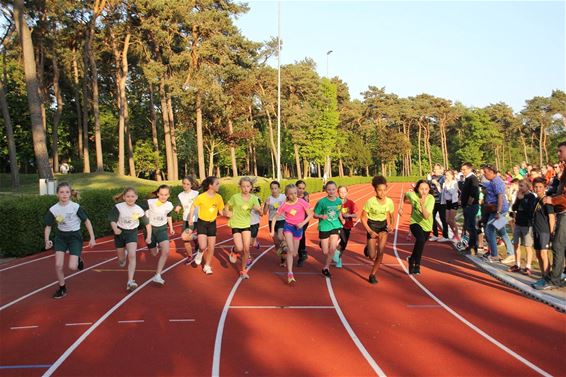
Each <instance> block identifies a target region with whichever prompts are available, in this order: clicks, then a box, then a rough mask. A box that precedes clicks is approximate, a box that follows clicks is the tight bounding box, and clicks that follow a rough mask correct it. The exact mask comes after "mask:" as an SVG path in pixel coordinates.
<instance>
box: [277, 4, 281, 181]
mask: <svg viewBox="0 0 566 377" xmlns="http://www.w3.org/2000/svg"><path fill="white" fill-rule="evenodd" d="M277 180H278V181H281V1H278V2H277Z"/></svg>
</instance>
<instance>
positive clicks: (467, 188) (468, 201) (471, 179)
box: [460, 162, 480, 254]
mask: <svg viewBox="0 0 566 377" xmlns="http://www.w3.org/2000/svg"><path fill="white" fill-rule="evenodd" d="M473 169H474V166H473V165H472V164H471V163H469V162H466V163H465V164H463V165H462V168H461V172H462V174H463V175H464V177H465V179H464V184H463V185H462V194H461V196H460V203H461V204H462V208H463V210H464V229H463V230H462V234H463V233H464V232H467V234H468V247H467V248H466V252H468V253H474V254H477V252H478V244H477V239H478V233H477V228H476V214H477V213H478V211H479V202H480V182H479V180H478V177H476V176H475V174H474V171H473Z"/></svg>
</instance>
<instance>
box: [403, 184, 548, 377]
mask: <svg viewBox="0 0 566 377" xmlns="http://www.w3.org/2000/svg"><path fill="white" fill-rule="evenodd" d="M402 205H403V186H401V196H400V198H399V206H402ZM400 222H401V216H399V213H397V223H396V225H395V235H394V237H393V252H394V253H395V257H396V258H397V262H398V263H399V265H400V266H401V268H403V270H404V271H405V273H406V274H409V271H408V270H407V267H406V266H405V264H404V263H403V261H402V260H401V257H400V256H399V253H398V251H397V237H398V233H399V223H400ZM408 276H409V277H410V278H411V280H412V281H413V282H414V283H415V284H416V285H417V286H418V287H419V288H420V289H422V290H423V292H425V293H426V294H427V295H428V296H429V297H430V298H432V299H433V300H434V301H436V302H437V303H438V305H440V306H441V307H442V308H443V309H445V310H446V311H448V313H450V314H452V315H453V316H454V317H456V318H457V319H459V320H460V321H461V322H462V323H464V324H465V325H466V326H468V327H469V328H471V329H472V330H474V331H475V332H476V333H478V334H479V335H481V336H482V337H484V338H485V339H486V340H488V341H489V342H491V343H492V344H494V345H496V346H497V347H499V348H500V349H501V350H503V351H505V352H506V353H508V354H509V355H511V356H512V357H514V358H515V359H517V360H519V361H520V362H522V363H523V364H525V365H526V366H528V367H529V368H531V369H532V370H534V371H535V372H537V373H539V374H541V375H543V376H545V377H551V376H552V375H551V374H550V373H548V372H546V371H544V370H543V369H541V368H539V367H538V366H536V365H534V364H533V363H531V362H530V361H529V360H527V359H525V358H524V357H522V356H521V355H519V354H518V353H516V352H514V351H513V350H511V349H510V348H508V347H507V346H505V345H504V344H503V343H501V342H499V341H498V340H496V339H494V338H493V337H491V336H490V335H488V334H487V333H486V332H484V331H483V330H481V329H480V328H479V327H477V326H476V325H474V324H473V323H471V322H470V321H468V320H467V319H465V318H464V317H463V316H461V315H460V314H458V313H457V312H456V311H455V310H453V309H452V308H450V307H449V306H448V305H446V304H445V303H444V302H443V301H442V300H440V299H439V298H438V297H436V296H435V295H434V294H433V293H432V292H431V291H429V290H428V289H427V288H426V287H425V286H424V285H423V284H422V283H421V282H420V281H418V280H417V278H415V277H414V276H413V275H408Z"/></svg>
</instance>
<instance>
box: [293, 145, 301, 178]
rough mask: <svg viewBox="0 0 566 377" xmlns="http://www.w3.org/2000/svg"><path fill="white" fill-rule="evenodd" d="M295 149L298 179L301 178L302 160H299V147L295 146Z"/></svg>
mask: <svg viewBox="0 0 566 377" xmlns="http://www.w3.org/2000/svg"><path fill="white" fill-rule="evenodd" d="M293 149H294V151H295V164H296V165H297V178H299V177H301V159H300V158H299V146H298V145H297V144H293Z"/></svg>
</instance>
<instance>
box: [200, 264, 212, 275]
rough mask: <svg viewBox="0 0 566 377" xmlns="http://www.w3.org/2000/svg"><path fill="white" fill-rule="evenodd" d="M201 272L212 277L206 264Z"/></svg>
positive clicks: (210, 270) (210, 268) (210, 269)
mask: <svg viewBox="0 0 566 377" xmlns="http://www.w3.org/2000/svg"><path fill="white" fill-rule="evenodd" d="M202 272H204V273H205V274H207V275H212V267H210V266H209V265H208V264H205V265H204V267H203V268H202Z"/></svg>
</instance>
